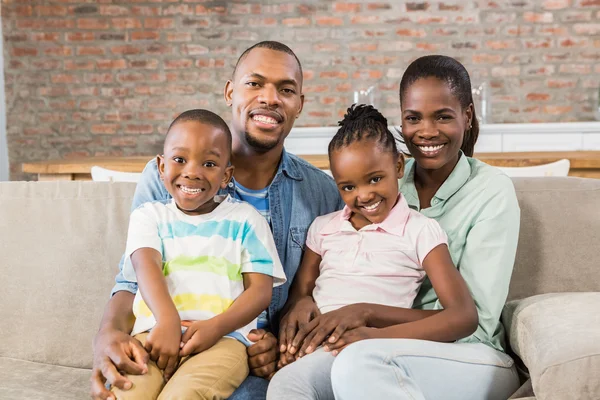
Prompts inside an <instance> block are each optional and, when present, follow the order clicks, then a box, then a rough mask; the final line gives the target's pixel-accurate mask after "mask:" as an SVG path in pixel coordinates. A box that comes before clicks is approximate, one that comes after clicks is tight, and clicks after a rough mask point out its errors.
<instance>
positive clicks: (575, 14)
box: [560, 11, 592, 22]
mask: <svg viewBox="0 0 600 400" xmlns="http://www.w3.org/2000/svg"><path fill="white" fill-rule="evenodd" d="M560 19H561V21H563V22H584V21H591V20H592V13H591V12H590V11H567V12H563V13H562V14H561V18H560Z"/></svg>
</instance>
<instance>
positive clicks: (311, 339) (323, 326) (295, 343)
mask: <svg viewBox="0 0 600 400" xmlns="http://www.w3.org/2000/svg"><path fill="white" fill-rule="evenodd" d="M368 316H369V310H368V308H367V305H366V304H363V303H358V304H351V305H349V306H345V307H342V308H340V309H338V310H335V311H330V312H328V313H325V314H322V315H319V316H317V317H315V318H314V319H313V320H312V321H310V322H309V323H308V324H305V325H303V326H301V327H300V328H299V329H298V332H297V333H296V335H295V336H294V338H293V340H292V346H291V348H290V350H289V351H290V353H292V354H296V353H298V354H297V355H298V357H302V356H304V355H305V354H310V353H312V352H313V351H315V350H316V349H317V347H319V346H320V345H321V344H323V342H324V341H325V340H326V339H327V343H334V342H336V341H337V340H338V339H339V338H340V337H341V336H342V335H343V334H344V332H346V331H347V330H350V329H356V328H359V327H365V326H367V321H368ZM298 350H299V351H298Z"/></svg>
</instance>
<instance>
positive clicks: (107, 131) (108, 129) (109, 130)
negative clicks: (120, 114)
mask: <svg viewBox="0 0 600 400" xmlns="http://www.w3.org/2000/svg"><path fill="white" fill-rule="evenodd" d="M118 129H119V125H117V124H97V125H92V127H91V129H90V130H91V132H92V133H93V134H95V135H113V134H115V133H117V130H118Z"/></svg>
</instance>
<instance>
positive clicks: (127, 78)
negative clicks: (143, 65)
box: [117, 72, 148, 83]
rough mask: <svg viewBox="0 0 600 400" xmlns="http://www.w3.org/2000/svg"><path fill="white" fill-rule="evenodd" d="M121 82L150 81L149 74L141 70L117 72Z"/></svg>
mask: <svg viewBox="0 0 600 400" xmlns="http://www.w3.org/2000/svg"><path fill="white" fill-rule="evenodd" d="M117 80H118V81H119V82H125V83H126V82H144V81H148V79H147V76H146V75H144V74H140V73H139V72H131V73H122V74H117Z"/></svg>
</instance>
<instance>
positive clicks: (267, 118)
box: [252, 115, 277, 124]
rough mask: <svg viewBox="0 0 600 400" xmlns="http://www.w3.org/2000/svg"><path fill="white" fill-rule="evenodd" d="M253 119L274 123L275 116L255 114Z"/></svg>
mask: <svg viewBox="0 0 600 400" xmlns="http://www.w3.org/2000/svg"><path fill="white" fill-rule="evenodd" d="M252 119H253V120H255V121H258V122H263V123H265V124H276V123H277V120H276V119H275V118H271V117H267V116H266V115H255V116H254V117H252Z"/></svg>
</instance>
